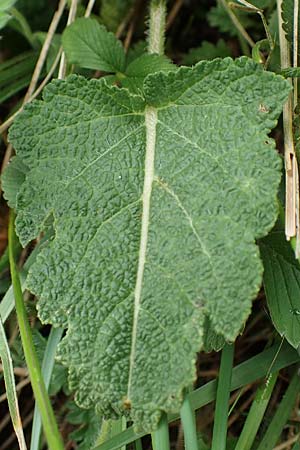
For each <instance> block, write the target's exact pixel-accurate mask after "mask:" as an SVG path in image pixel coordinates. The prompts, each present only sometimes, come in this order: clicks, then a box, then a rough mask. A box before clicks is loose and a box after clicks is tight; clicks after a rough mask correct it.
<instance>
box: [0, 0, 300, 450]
mask: <svg viewBox="0 0 300 450" xmlns="http://www.w3.org/2000/svg"><path fill="white" fill-rule="evenodd" d="M75 3H76V2H75ZM222 3H223V2H220V3H219V4H218V10H216V11H215V12H212V13H211V16H210V17H219V16H216V14H217V12H218V14H219V13H220V12H222V14H228V11H229V10H228V8H229V5H227V3H226V8H225V9H224V8H223V9H222ZM240 3H242V4H243V6H245V3H247V2H240ZM72 5H73V3H72ZM268 5H269V3H267V4H266V6H268ZM250 6H251V5H250ZM250 6H249V10H250V12H253V11H254V12H258V13H259V14H260V15H262V12H261V10H258V8H257V7H255V8H254V7H252V9H251V8H250ZM72 7H73V6H72ZM72 7H71V12H70V17H71V16H72V17H74V15H75V9H72ZM165 9H166V5H165V2H164V1H163V0H152V2H151V6H150V20H149V33H148V51H147V52H142V54H139V56H138V57H137V58H135V59H133V60H131V61H128V59H127V56H126V52H125V50H124V49H123V46H122V43H121V42H120V41H118V40H117V39H116V37H115V36H114V35H113V34H112V33H109V32H108V31H107V30H106V29H105V27H104V26H103V25H100V24H99V23H98V21H97V20H96V19H95V18H94V19H89V18H79V19H77V20H75V22H74V23H73V24H71V25H70V26H69V27H67V28H66V30H65V31H64V33H63V35H62V44H63V49H64V52H65V54H64V56H63V58H65V57H66V60H67V62H68V65H67V66H66V65H65V63H64V59H63V60H62V63H61V65H60V69H59V75H60V78H63V76H62V75H63V74H64V72H65V71H67V72H68V73H70V72H72V70H74V65H75V70H78V71H81V70H82V69H87V70H89V71H91V70H97V71H99V72H100V71H101V72H104V74H103V76H102V77H101V79H100V80H97V79H87V78H85V77H82V76H80V75H70V76H69V77H68V78H67V79H66V80H62V79H60V80H54V81H52V82H51V83H50V84H48V85H47V86H46V88H45V89H44V91H43V98H42V100H37V101H34V102H32V103H29V104H28V105H26V106H25V107H24V111H23V112H22V113H21V114H19V112H17V114H16V115H17V116H18V117H17V118H16V119H15V120H14V123H13V125H12V127H11V129H10V133H9V140H10V142H11V143H12V145H13V146H14V148H15V150H16V156H15V157H14V158H13V159H12V160H11V162H10V164H9V166H8V167H7V169H6V170H5V172H4V174H3V177H2V186H3V189H4V196H5V198H6V199H7V201H8V204H9V206H10V207H11V208H13V209H15V210H16V212H17V218H16V231H17V234H18V236H19V239H20V242H21V244H22V245H23V246H26V245H27V244H29V243H30V241H32V240H33V239H36V238H38V237H39V235H40V233H44V232H48V233H49V235H50V237H48V238H46V239H45V241H44V244H43V245H42V246H41V248H40V250H39V251H38V254H37V257H36V258H35V260H34V261H33V262H32V263H31V264H30V268H29V273H28V276H27V277H26V288H27V289H29V291H30V292H32V293H33V294H35V295H36V296H37V297H38V299H39V302H38V314H39V318H40V319H41V321H42V322H43V323H47V324H51V325H52V326H53V327H59V330H58V331H57V336H56V339H54V342H55V344H54V345H53V346H52V350H51V351H50V349H47V350H46V355H50V353H51V355H52V356H51V360H50V361H51V364H50V368H49V370H48V372H47V373H48V375H44V377H45V378H46V386H47V387H46V386H43V385H42V390H41V394H42V395H39V394H38V395H37V403H38V405H39V402H41V403H40V404H42V405H43V404H44V407H43V406H41V407H40V409H41V413H42V420H43V423H44V430H45V434H46V438H47V442H48V446H49V448H50V449H58V448H62V443H61V440H60V437H59V433H58V431H57V427H56V425H55V420H54V416H53V412H52V410H51V407H50V402H49V399H48V397H47V394H46V390H47V388H48V386H49V383H50V374H51V371H52V368H53V361H54V355H55V353H56V348H55V347H56V345H57V344H58V343H59V341H60V337H61V335H62V333H63V329H66V335H65V336H64V337H63V339H62V341H61V342H60V343H59V345H58V350H57V358H58V359H59V360H60V361H61V362H62V363H63V364H64V365H65V366H67V367H68V371H69V388H70V389H71V390H72V391H76V394H75V400H76V402H77V403H78V404H79V406H80V407H82V408H87V409H89V410H90V411H92V408H95V411H96V413H97V414H98V415H99V416H103V417H105V419H106V420H107V419H108V421H105V422H103V423H102V428H101V434H100V436H97V434H98V433H97V426H98V423H99V421H100V419H99V417H94V419H95V421H94V422H93V421H92V419H91V418H90V417H89V418H88V419H87V420H88V426H87V427H86V428H87V429H88V430H89V431H87V432H86V433H85V432H84V433H83V434H82V433H79V435H78V433H77V435H75V436H79V438H78V440H79V441H80V440H81V439H82V437H83V442H84V441H85V440H86V442H88V444H85V443H83V444H82V445H83V448H85V447H84V445H93V443H94V441H95V439H96V443H95V449H96V448H99V449H102V450H105V449H107V450H108V449H111V450H112V449H114V448H116V449H117V448H120V447H121V446H125V445H126V444H127V443H130V442H132V441H134V440H137V439H138V438H139V437H141V436H142V435H143V434H145V433H147V432H148V433H152V444H153V448H154V449H155V450H167V449H168V448H169V447H170V443H169V434H168V421H169V420H173V419H174V418H176V417H177V415H175V416H174V415H173V416H172V414H173V413H174V412H175V411H176V412H177V413H178V412H179V411H180V416H181V420H182V426H183V431H184V435H185V447H186V449H187V450H196V449H197V447H198V438H197V433H196V425H195V418H194V410H195V409H196V408H199V405H200V406H201V405H203V404H205V402H206V401H207V399H205V394H203V392H206V391H207V392H210V394H209V395H210V397H209V398H210V400H212V399H213V398H214V397H215V395H216V399H217V401H216V418H215V423H214V433H213V438H212V449H216V450H221V449H225V448H226V446H228V445H229V444H228V440H227V416H228V401H229V395H230V392H231V390H232V389H233V388H234V387H235V388H236V387H237V386H242V385H244V384H246V381H245V380H247V375H248V374H249V367H250V366H247V367H248V368H247V371H248V372H246V373H247V375H245V376H244V378H243V377H242V376H240V378H243V382H242V384H240V385H239V384H238V383H237V381H236V380H234V376H235V373H237V372H236V371H235V369H234V368H233V346H232V345H230V344H229V343H231V342H233V341H234V340H235V339H236V337H237V336H238V335H239V334H240V332H241V330H242V328H243V327H244V324H245V322H246V320H247V318H248V316H249V314H250V310H251V305H252V300H253V299H254V298H255V296H256V295H257V293H258V290H259V288H260V286H261V282H262V272H263V265H262V262H261V260H260V258H259V248H258V245H257V243H256V240H257V239H260V248H261V251H262V259H263V262H264V266H265V275H264V283H265V287H266V295H267V298H268V302H269V307H270V310H271V315H272V318H273V321H274V324H275V326H276V328H277V330H278V331H279V333H281V334H283V335H284V336H286V338H287V340H288V341H289V342H290V343H291V344H292V345H293V346H294V347H295V348H297V347H298V346H299V344H300V342H299V321H298V317H297V316H298V307H297V292H298V286H297V277H298V271H299V266H298V262H297V261H296V260H295V258H294V254H293V252H292V250H291V249H290V248H289V247H288V245H289V244H286V245H285V243H283V242H281V241H280V239H277V235H276V239H275V240H274V242H275V244H274V242H273V240H272V236H273V235H274V234H275V233H276V232H273V234H271V235H269V236H268V237H265V236H266V235H267V233H268V232H270V231H271V229H272V227H273V226H274V224H275V222H276V219H277V214H278V200H277V192H278V188H279V183H280V178H281V159H280V157H279V156H278V154H277V152H276V151H275V145H274V141H273V140H272V139H271V138H270V137H269V136H268V134H269V133H270V131H271V129H272V128H274V127H275V125H276V123H277V120H278V117H279V115H280V113H281V111H282V108H283V105H284V104H286V101H287V99H288V98H289V99H291V94H290V92H291V84H290V83H289V82H288V81H286V80H285V79H284V78H283V77H282V76H281V75H276V74H275V73H273V72H271V71H267V70H265V67H264V65H265V66H267V64H268V62H269V56H270V55H267V57H266V58H265V55H262V52H263V51H265V48H266V49H267V51H268V50H270V51H272V45H271V44H270V45H269V46H267V47H265V46H263V45H262V44H261V42H262V41H261V40H260V41H259V42H258V43H257V44H256V45H255V46H253V47H254V50H255V55H256V59H258V60H260V57H261V61H263V62H264V65H263V64H259V63H257V62H255V61H253V60H252V59H250V58H248V57H245V56H243V57H240V58H237V59H235V60H233V59H231V58H225V59H214V60H213V61H202V62H200V63H198V64H196V65H195V66H194V67H191V68H188V67H177V66H175V65H174V64H173V63H171V61H170V60H169V59H168V58H167V57H165V56H164V32H165V13H166V11H165ZM232 14H233V13H231V12H230V14H229V16H228V21H229V23H231V22H230V20H231V19H232ZM242 14H243V13H242ZM230 18H231V19H230ZM246 18H247V19H249V17H248V16H246ZM211 20H212V19H211ZM234 20H235V19H234ZM253 20H254V19H253V18H251V20H250V22H249V23H252V22H253ZM263 24H264V26H265V25H266V22H265V21H264V22H263ZM214 25H218V21H215V22H214ZM240 26H241V27H246V26H247V21H243V20H242V21H241V23H240ZM227 28H228V27H227ZM227 28H226V29H224V28H222V29H221V31H223V32H224V31H225V32H226V31H229V30H228V29H227ZM266 29H267V28H266ZM267 33H269V32H268V29H267ZM282 33H283V32H282V30H281V41H282V40H283V36H282ZM238 36H239V42H240V44H241V47H243V48H244V47H245V45H248V44H249V40H248V41H247V39H246V43H245V42H244V40H243V39H244V38H245V36H246V34H245V33H244V31H243V28H239V29H238ZM267 37H268V38H270V36H269V35H268V34H267ZM270 40H272V38H270V39H269V41H268V42H269V43H270ZM45 42H47V38H46V39H45V40H44V43H45ZM58 42H59V40H58ZM219 42H220V41H219ZM250 45H251V41H250ZM294 46H295V43H294ZM55 49H56V53H57V54H58V55H60V53H59V52H60V50H59V46H58V45H56V47H55ZM202 50H203V49H202ZM219 50H220V48H219V49H218V47H216V51H219ZM221 50H222V49H221ZM194 57H195V56H194ZM198 58H201V56H199V55H198ZM55 59H56V57H54V56H53V57H52V61H54V62H55ZM71 65H73V66H71ZM76 66H77V69H76ZM282 68H283V69H289V65H287V66H284V65H282ZM295 68H296V66H295V65H294V69H295ZM40 73H41V72H40ZM87 74H88V76H89V74H90V72H87ZM22 109H23V107H22ZM287 114H291V110H289V111H286V110H285V115H284V125H285V126H286V123H287ZM289 123H290V124H291V122H289ZM293 164H295V161H294V162H293ZM293 182H295V178H293ZM289 214H292V212H291V211H289ZM289 217H290V216H289ZM12 225H13V219H12V221H11V227H10V265H11V272H12V282H13V285H14V289H15V292H16V294H15V295H16V309H17V312H18V316H19V319H18V320H19V324H20V328H21V330H20V331H21V337H22V340H23V342H24V344H23V345H24V352H25V357H26V361H27V364H28V368H29V372H30V373H31V379H32V385H33V388H34V389H36V387H35V383H36V381H37V378H38V379H40V378H41V375H40V369H39V367H38V361H37V358H36V357H35V356H34V353H33V352H31V351H32V348H33V343H32V342H30V341H27V343H26V338H29V339H31V337H30V336H31V332H30V327H29V326H28V324H27V321H26V311H25V308H24V305H23V306H22V290H21V286H20V283H19V281H18V273H17V271H16V267H15V263H14V258H13V251H14V247H16V245H15V244H14V241H13V227H12ZM291 236H292V235H291ZM262 238H264V239H262ZM277 246H278V248H279V250H277ZM280 264H283V265H284V269H281V270H283V271H285V273H286V274H287V275H286V276H287V277H288V278H289V279H291V278H292V276H295V280H294V284H291V285H290V284H289V285H285V288H286V289H285V290H283V287H282V286H283V285H284V283H283V282H282V280H281V279H280V278H279V276H278V275H277V273H278V270H279V269H278V265H280ZM276 271H277V272H276ZM291 273H292V274H293V275H291ZM274 274H275V275H274ZM272 276H275V278H276V284H274V283H273V282H272V281H270V280H271V278H272ZM293 286H294V288H293V291H290V288H291V287H293ZM279 292H283V294H284V298H287V299H288V301H289V302H290V303H291V305H292V306H293V322H292V323H291V322H290V321H289V317H290V316H289V314H288V311H287V310H286V306H284V305H285V303H284V301H283V300H284V298H283V297H281V298H280V299H278V298H277V296H278V293H279ZM276 302H277V303H276ZM274 305H275V306H274ZM276 308H277V309H276ZM277 310H278V311H280V313H278V312H277ZM282 311H283V312H282ZM20 317H21V318H20ZM23 323H24V324H25V325H24V327H23V328H24V329H23V328H22V324H23ZM51 336H52V335H50V337H51ZM50 337H49V343H50V342H51V341H52V338H51V339H50ZM49 346H50V344H49ZM222 347H224V348H223V353H222V362H221V367H220V375H219V383H218V390H217V394H215V392H214V390H215V385H216V383H215V384H214V385H205V386H206V388H205V389H206V391H205V390H203V389H202V390H201V388H200V390H198V391H194V392H192V391H191V392H190V390H191V386H192V384H193V382H194V380H195V376H196V373H195V359H196V353H197V352H198V351H199V350H200V349H201V348H205V349H210V348H222ZM283 348H284V351H283V357H282V360H283V361H284V363H280V356H279V355H280V349H279V353H278V354H276V353H275V355H274V349H272V351H273V353H272V355H273V356H272V357H274V358H275V359H274V364H273V365H271V369H270V370H269V368H270V361H272V359H270V360H269V362H268V363H267V364H265V365H264V369H263V371H262V373H257V375H256V378H255V379H257V378H259V377H260V376H268V375H269V373H268V372H269V371H271V372H272V373H273V372H275V370H276V371H277V370H279V368H280V367H282V366H286V365H290V364H291V363H293V362H298V360H299V357H298V355H297V354H296V352H293V351H291V349H289V347H283ZM289 352H290V353H289ZM267 354H269V353H268V350H266V351H265V352H264V353H263V355H264V357H266V355H267ZM32 358H33V360H34V361H32ZM45 361H46V359H45ZM257 361H258V360H256V362H257ZM45 364H46V362H45ZM276 364H277V365H276ZM278 366H279V367H278ZM33 370H35V371H36V373H37V374H38V375H35V374H34V373H33V372H32V371H33ZM45 370H46V368H45V365H44V372H45ZM241 370H242V369H241ZM273 379H274V383H275V379H276V376H274V378H273ZM298 385H299V377H298V375H297V372H295V375H294V377H293V382H292V384H291V386H292V387H290V388H289V389H288V391H287V395H286V398H285V401H284V402H282V404H281V405H280V407H279V409H278V412H277V413H276V415H275V416H274V419H273V421H272V422H271V424H270V427H269V429H268V431H267V434H266V435H267V436H272V435H273V441H274V442H273V443H272V445H275V444H276V441H277V440H278V438H280V434H281V431H282V429H283V427H284V425H285V423H286V421H287V420H288V414H289V412H290V410H291V408H292V407H293V404H294V403H293V399H294V396H295V394H296V392H297V390H298V387H299V386H298ZM212 386H214V388H212V390H211V391H210V390H209V389H210V388H211V387H212ZM268 386H271V387H269V391H268V393H267V394H266V397H264V398H263V400H264V401H263V403H262V404H260V405H259V407H258V406H255V403H253V405H254V406H253V408H255V409H254V411H255V412H253V410H251V411H250V413H249V416H248V417H249V421H248V422H246V424H245V428H244V431H243V433H244V434H243V433H242V435H241V438H240V440H238V441H237V443H236V448H237V449H238V448H239V446H241V445H242V444H241V439H242V438H243V439H244V440H245V442H246V441H247V442H248V443H249V442H250V444H247V445H249V448H251V447H250V446H251V445H252V443H253V440H254V438H255V434H256V432H257V431H258V429H259V425H260V424H261V421H262V419H263V416H264V412H265V410H266V407H267V405H268V402H269V399H270V395H271V392H272V387H273V384H270V385H268ZM199 392H200V393H199ZM263 392H265V391H263ZM261 395H262V394H261V393H260V391H259V393H258V394H257V399H260V398H261V397H260V396H261ZM199 399H200V400H199ZM257 401H258V402H259V401H260V400H257ZM43 402H44V403H43ZM283 410H284V411H285V413H286V414H285V415H283V414H282V411H283ZM91 414H92V413H91ZM75 416H76V414H75V415H73V423H74V420H75V421H76V420H81V421H82V422H81V423H82V424H83V423H85V421H84V419H83V418H82V416H81V415H80V414H79V415H78V417H79V418H80V419H77V416H76V417H75ZM119 416H123V417H125V418H126V419H127V420H130V421H133V424H134V428H133V429H132V428H127V425H126V422H124V420H123V421H122V420H120V419H119V421H118V422H112V420H114V419H116V418H117V417H119ZM70 420H72V419H70ZM251 420H252V422H251V423H252V424H253V427H254V429H255V433H254V432H253V428H252V432H251V433H249V423H250V421H251ZM49 421H50V423H51V424H52V425H51V426H52V429H53V430H55V433H54V434H53V432H51V431H49ZM92 422H93V423H92ZM91 424H92V427H90V426H89V425H91ZM275 428H276V434H274V432H273V430H274V429H275ZM33 429H34V433H35V436H36V438H35V439H34V442H35V443H32V446H33V447H32V449H33V448H34V449H36V448H38V445H39V437H40V424H39V416H38V413H36V419H35V426H34V428H33ZM108 430H109V432H108ZM98 431H99V432H100V430H98ZM118 433H119V434H118ZM53 436H54V439H56V441H51V439H52V437H53ZM243 436H246V437H243ZM136 442H137V444H136V445H137V448H139V447H140V448H141V445H142V444H141V441H138V440H137V441H136ZM265 442H266V439H263V440H262V441H261V448H270V447H264V446H265V445H266V444H265ZM270 442H271V441H269V443H268V445H271V444H270ZM243 445H244V444H243Z"/></svg>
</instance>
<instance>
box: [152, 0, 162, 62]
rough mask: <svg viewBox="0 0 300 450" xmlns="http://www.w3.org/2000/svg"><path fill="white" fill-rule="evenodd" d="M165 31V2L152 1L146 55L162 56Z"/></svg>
mask: <svg viewBox="0 0 300 450" xmlns="http://www.w3.org/2000/svg"><path fill="white" fill-rule="evenodd" d="M165 29H166V2H165V0H152V2H151V5H150V22H149V39H148V53H158V54H159V55H163V54H164V43H165Z"/></svg>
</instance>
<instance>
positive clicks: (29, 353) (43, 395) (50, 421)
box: [8, 210, 64, 450]
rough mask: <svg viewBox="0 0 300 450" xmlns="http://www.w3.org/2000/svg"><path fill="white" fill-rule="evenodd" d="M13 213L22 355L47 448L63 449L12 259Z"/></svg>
mask: <svg viewBox="0 0 300 450" xmlns="http://www.w3.org/2000/svg"><path fill="white" fill-rule="evenodd" d="M15 238H16V237H15V231H14V213H13V211H12V210H11V211H10V219H9V227H8V249H9V262H10V271H11V278H12V284H13V290H14V296H15V302H16V304H15V306H16V312H17V318H18V324H19V328H20V335H21V340H22V345H23V349H24V355H25V359H26V363H27V367H28V371H29V375H30V380H31V385H32V389H33V393H34V396H35V399H36V402H37V404H38V407H39V410H40V413H41V416H42V423H43V427H44V431H45V435H46V439H47V442H48V446H49V450H63V448H64V446H63V442H62V438H61V436H60V434H59V431H58V426H57V423H56V420H55V416H54V412H53V409H52V406H51V403H50V399H49V397H48V394H47V390H46V387H45V384H44V381H43V378H42V373H41V368H40V365H39V361H38V358H37V355H36V351H35V348H34V345H33V339H32V334H31V328H30V325H29V321H28V317H27V312H26V309H25V305H24V300H23V294H22V288H21V283H20V278H19V274H18V271H17V267H16V263H15V259H14V239H15Z"/></svg>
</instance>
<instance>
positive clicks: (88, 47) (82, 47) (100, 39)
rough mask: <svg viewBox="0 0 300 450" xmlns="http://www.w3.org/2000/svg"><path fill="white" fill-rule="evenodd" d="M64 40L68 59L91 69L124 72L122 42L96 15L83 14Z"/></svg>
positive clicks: (69, 29)
mask: <svg viewBox="0 0 300 450" xmlns="http://www.w3.org/2000/svg"><path fill="white" fill-rule="evenodd" d="M62 43H63V48H64V51H65V52H66V55H67V58H68V61H69V62H70V63H72V64H77V65H78V66H80V67H85V68H87V69H94V70H103V71H104V72H124V70H125V52H124V49H123V46H122V43H121V42H120V41H119V40H118V39H116V37H115V36H114V34H113V33H110V32H108V31H107V30H106V28H105V27H104V26H103V25H100V24H99V23H98V22H97V20H96V19H90V18H80V19H77V20H75V22H74V23H72V24H71V25H70V26H68V27H67V28H66V29H65V31H64V33H63V35H62Z"/></svg>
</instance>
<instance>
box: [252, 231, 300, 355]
mask: <svg viewBox="0 0 300 450" xmlns="http://www.w3.org/2000/svg"><path fill="white" fill-rule="evenodd" d="M260 249H261V256H262V259H263V263H264V287H265V293H266V297H267V301H268V306H269V310H270V314H271V318H272V321H273V323H274V326H275V328H276V329H277V331H278V333H279V334H281V336H284V337H285V338H286V339H287V341H288V342H289V343H290V344H291V345H292V346H293V347H295V348H298V347H299V345H300V264H299V262H298V261H297V260H296V259H295V256H294V252H293V250H292V248H291V246H290V244H289V243H288V242H287V241H286V239H285V234H284V232H283V231H272V232H271V233H270V234H269V236H267V237H266V238H264V239H263V240H261V241H260Z"/></svg>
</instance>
